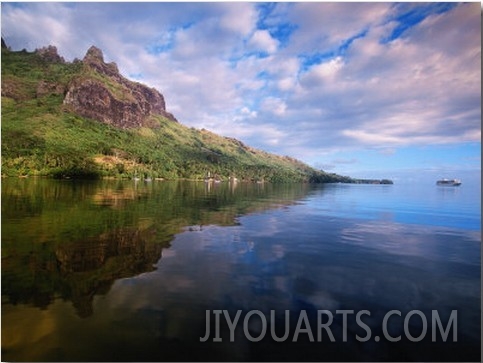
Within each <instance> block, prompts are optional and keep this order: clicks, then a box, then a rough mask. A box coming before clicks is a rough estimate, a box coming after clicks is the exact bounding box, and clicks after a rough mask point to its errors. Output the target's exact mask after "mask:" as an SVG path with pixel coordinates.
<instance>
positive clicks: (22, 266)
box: [2, 180, 481, 361]
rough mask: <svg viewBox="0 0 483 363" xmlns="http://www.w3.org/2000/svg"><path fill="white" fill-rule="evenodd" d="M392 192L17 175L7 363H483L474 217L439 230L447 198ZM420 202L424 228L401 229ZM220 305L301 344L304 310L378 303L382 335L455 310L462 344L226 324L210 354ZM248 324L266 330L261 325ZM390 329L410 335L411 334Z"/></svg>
mask: <svg viewBox="0 0 483 363" xmlns="http://www.w3.org/2000/svg"><path fill="white" fill-rule="evenodd" d="M395 190H396V189H395V188H392V189H390V188H378V186H375V187H374V188H372V189H371V188H369V187H367V188H366V186H362V187H361V186H354V188H352V186H340V189H339V186H323V187H315V188H314V187H312V186H308V185H290V186H289V185H287V186H283V185H282V186H274V185H270V184H264V185H258V184H254V185H248V184H243V183H239V184H238V185H236V186H231V185H229V184H228V183H226V184H224V183H220V184H213V185H211V186H208V185H206V184H205V183H167V182H155V181H153V182H149V183H145V182H138V183H133V182H116V181H102V182H98V183H87V184H85V183H84V184H83V183H79V184H77V183H72V182H54V181H42V180H32V181H24V180H20V181H19V180H7V181H6V183H4V184H3V185H2V197H4V199H3V200H2V201H3V203H2V217H4V218H2V232H3V235H2V287H3V288H2V354H3V356H4V358H5V359H7V360H28V361H39V360H42V361H69V360H75V361H106V360H107V361H195V360H203V361H219V360H221V361H248V360H254V361H354V360H368V361H381V360H382V361H395V360H400V359H404V360H420V361H421V360H422V361H434V360H459V359H465V360H469V361H471V360H475V357H476V358H478V357H479V352H480V343H479V342H480V336H481V328H480V325H479V322H480V319H481V314H480V302H481V300H480V280H481V279H480V267H481V266H480V261H479V259H480V254H481V243H480V241H481V232H480V231H479V230H475V229H474V228H473V223H470V224H464V223H462V224H461V226H465V227H469V228H466V229H461V228H453V227H452V226H449V227H448V226H441V225H440V224H438V223H433V221H434V219H433V218H432V216H433V211H434V210H437V211H438V213H439V210H440V209H441V208H439V207H438V208H433V206H438V204H439V203H446V202H445V200H441V198H443V197H444V196H440V197H441V198H440V199H436V200H434V201H432V202H431V203H430V206H431V208H429V212H428V204H427V203H426V202H427V200H424V199H421V200H422V201H423V202H422V203H421V204H420V205H417V204H415V203H414V202H413V201H412V203H409V204H403V201H404V200H406V199H410V198H409V197H408V196H407V195H400V194H398V193H395ZM462 191H463V190H462ZM379 192H380V193H379ZM418 193H419V194H420V195H422V194H423V192H421V191H418ZM368 194H369V196H368ZM435 195H436V196H437V195H438V192H435V193H433V194H431V195H430V197H431V198H433V197H434V196H435ZM418 197H419V195H418ZM377 198H381V200H378V199H377ZM413 198H414V200H416V199H417V198H416V197H415V196H414V195H413ZM436 198H437V197H436ZM455 198H456V197H455ZM368 199H370V200H369V201H368ZM402 200H403V201H402ZM5 201H8V203H5ZM398 203H401V205H402V207H401V208H392V209H391V208H390V206H391V205H397V204H398ZM454 204H457V203H456V201H454ZM444 205H445V206H446V207H445V208H443V209H444V211H445V212H447V211H448V210H449V207H448V205H447V204H444ZM416 207H417V208H416ZM411 208H416V209H417V212H418V213H417V216H418V219H419V220H418V223H398V218H396V217H397V216H398V214H400V213H401V211H402V212H404V213H407V212H409V210H410V209H411ZM425 208H426V209H425ZM462 213H464V211H463V212H462ZM460 217H461V218H462V219H464V215H463V214H462V215H460ZM477 218H478V216H477V215H476V216H475V215H471V221H473V220H474V219H477ZM39 308H41V309H39ZM214 309H226V310H228V311H229V312H230V316H234V315H235V313H236V311H237V310H242V311H243V313H244V314H245V313H247V312H248V311H250V310H260V311H262V312H263V313H264V314H265V316H269V315H270V310H275V311H276V312H277V318H276V325H277V326H279V327H280V329H282V327H283V319H284V311H285V310H288V311H289V313H290V319H291V334H292V335H293V331H294V329H295V324H296V322H297V318H298V316H299V313H300V312H301V311H306V312H307V314H308V317H309V320H310V324H313V325H314V326H315V324H316V320H317V317H316V313H317V310H319V309H326V310H330V311H332V312H335V310H337V309H348V310H354V311H359V310H365V309H367V310H369V311H371V316H370V318H368V319H366V320H365V321H364V322H365V323H366V324H367V325H368V326H370V327H371V329H372V330H373V335H379V336H382V332H381V326H380V322H381V321H382V319H383V317H384V314H385V313H386V312H388V311H390V310H392V309H398V310H400V311H402V312H403V313H405V312H407V311H409V310H411V309H418V310H422V311H424V312H425V313H428V312H429V313H430V311H431V310H432V309H436V310H438V311H439V312H440V314H441V317H442V318H443V319H444V318H447V316H448V315H447V314H448V313H449V312H450V311H451V310H453V309H457V310H458V333H459V335H458V342H457V343H454V344H443V343H441V342H439V343H436V344H435V343H432V342H431V341H429V340H428V339H426V340H425V341H423V342H421V343H419V344H418V345H417V349H416V348H415V347H416V346H415V345H414V344H413V343H412V342H409V341H403V342H401V343H398V344H393V343H390V342H387V341H385V342H384V341H381V342H378V343H376V342H367V343H364V344H361V343H360V342H358V341H357V340H356V338H355V337H356V334H359V336H364V335H365V332H364V331H360V329H359V330H358V329H357V328H358V327H357V326H354V324H352V325H350V326H349V329H348V342H347V343H343V342H341V341H340V337H341V336H342V329H343V328H342V327H343V322H342V320H341V317H340V316H339V317H336V318H334V323H333V325H332V326H331V328H332V332H333V334H334V336H336V337H337V338H338V339H339V341H338V342H337V343H331V342H330V341H327V340H325V341H324V342H321V343H320V344H319V343H317V344H313V343H310V342H309V341H308V340H307V339H306V338H307V336H306V335H303V334H302V337H305V340H304V338H302V339H301V340H302V341H301V342H300V344H293V343H292V342H291V341H287V342H286V343H284V344H281V343H276V342H274V341H271V340H269V339H268V340H263V341H262V342H260V343H251V342H249V341H247V339H245V338H244V334H243V328H242V327H241V326H239V329H238V330H236V342H233V343H231V342H230V341H229V338H228V337H229V331H228V329H227V326H226V325H225V326H224V327H222V329H221V331H220V334H221V336H222V337H223V342H222V343H213V342H211V343H206V344H201V343H200V342H199V338H200V337H201V336H203V335H204V333H205V326H206V325H205V316H206V310H214ZM428 316H429V315H428ZM416 328H417V329H418V328H419V329H420V326H416ZM250 329H251V331H252V333H253V335H256V334H257V332H259V331H260V326H257V325H256V322H254V323H253V325H250ZM390 329H394V330H391V333H392V334H393V335H399V334H401V329H402V328H401V325H399V326H394V327H390ZM398 329H399V330H398ZM282 330H283V329H282ZM277 335H278V336H280V335H283V331H280V332H278V334H277ZM292 335H291V336H292ZM430 338H431V337H430V336H429V339H430ZM401 357H402V358H401Z"/></svg>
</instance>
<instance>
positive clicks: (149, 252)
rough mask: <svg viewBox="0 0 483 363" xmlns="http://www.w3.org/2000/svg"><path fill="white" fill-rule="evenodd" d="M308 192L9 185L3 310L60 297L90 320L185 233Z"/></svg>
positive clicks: (175, 185) (168, 185)
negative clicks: (97, 304) (104, 298)
mask: <svg viewBox="0 0 483 363" xmlns="http://www.w3.org/2000/svg"><path fill="white" fill-rule="evenodd" d="M309 192H310V186H308V185H285V186H273V185H251V184H240V185H237V186H234V185H229V184H223V185H215V186H207V185H205V184H204V183H189V182H162V183H160V182H158V183H134V182H126V181H124V182H120V181H100V182H96V183H93V182H86V183H81V182H65V181H64V182H61V181H52V180H43V179H32V180H16V179H15V180H13V179H7V180H5V181H4V182H3V183H2V304H4V303H10V304H14V305H15V304H30V305H33V306H36V307H39V308H42V309H46V308H47V307H48V306H49V305H50V304H51V303H52V302H53V301H54V300H55V299H57V298H61V299H64V300H69V301H71V302H72V304H73V306H74V307H75V309H76V313H77V314H78V316H80V317H82V318H85V317H89V316H91V315H92V314H93V300H94V297H95V296H96V295H104V294H106V293H107V292H108V291H109V290H110V288H111V287H112V285H113V283H114V282H115V281H116V280H118V279H122V278H126V277H132V276H136V275H139V274H141V273H145V272H150V271H153V270H154V269H155V267H154V265H155V264H156V262H157V261H158V260H159V259H160V258H161V256H162V251H163V249H165V248H169V246H170V242H171V241H172V239H173V238H174V236H175V234H177V233H179V232H180V231H182V230H183V228H185V227H189V226H205V225H210V224H211V225H213V224H216V225H221V226H225V225H236V224H237V220H236V218H237V216H239V215H243V214H247V213H251V212H255V211H263V210H266V209H270V208H275V207H280V206H283V205H288V204H293V203H294V201H296V200H298V199H300V198H302V197H304V196H306V195H307V193H309ZM192 228H193V227H192Z"/></svg>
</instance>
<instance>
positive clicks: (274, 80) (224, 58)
mask: <svg viewBox="0 0 483 363" xmlns="http://www.w3.org/2000/svg"><path fill="white" fill-rule="evenodd" d="M1 9H2V15H1V20H2V23H1V24H2V25H1V31H2V37H3V38H4V39H5V41H6V43H7V45H8V46H10V48H11V49H12V50H21V49H26V50H29V51H33V50H35V49H36V48H40V47H43V46H46V45H54V46H56V47H57V49H58V52H59V54H60V55H61V56H63V57H64V58H65V59H66V60H67V61H72V60H74V59H75V58H79V59H82V58H83V57H84V55H85V53H86V51H87V49H88V48H89V47H90V46H91V45H95V46H97V47H98V48H100V49H102V51H103V54H104V59H105V61H106V62H116V64H117V65H118V67H119V70H120V72H121V73H122V74H123V75H124V76H126V77H128V78H130V79H132V80H135V81H139V82H141V83H145V84H147V85H149V86H151V87H155V88H157V89H158V90H159V91H160V92H161V93H162V94H163V95H164V97H165V99H166V104H167V110H168V111H169V112H172V113H173V114H174V115H175V116H176V118H177V119H178V120H179V121H180V122H181V123H182V124H184V125H187V126H190V127H195V128H199V129H201V128H205V129H208V130H211V131H213V132H216V133H218V134H220V135H223V136H228V137H235V138H237V139H239V140H242V141H243V142H244V143H246V144H248V145H250V146H253V147H257V148H260V149H263V150H265V151H269V152H273V153H277V154H280V155H289V156H292V157H295V158H298V159H300V160H302V161H304V162H306V163H308V164H309V165H312V166H314V167H317V168H322V169H323V170H325V171H328V172H335V173H338V174H342V175H350V176H353V177H361V178H372V177H374V178H392V179H394V180H406V181H407V180H417V179H418V178H420V177H425V178H429V179H431V180H432V181H433V178H442V177H449V178H453V177H458V178H464V177H471V178H480V170H481V15H480V14H481V5H480V3H479V2H477V3H466V4H462V3H383V2H374V3H360V2H358V3H344V2H334V3H330V2H319V3H315V2H296V3H287V2H281V3H260V2H215V3H185V2H183V3H174V2H171V3H157V2H155V3H154V2H149V3H138V2H136V3H129V2H123V3H111V2H103V3H95V2H89V3H87V2H86V3H73V2H69V3H58V2H56V3H55V2H54V3H52V2H49V3H38V2H35V3H8V2H7V3H6V2H3V3H2V4H1ZM433 182H434V181H433Z"/></svg>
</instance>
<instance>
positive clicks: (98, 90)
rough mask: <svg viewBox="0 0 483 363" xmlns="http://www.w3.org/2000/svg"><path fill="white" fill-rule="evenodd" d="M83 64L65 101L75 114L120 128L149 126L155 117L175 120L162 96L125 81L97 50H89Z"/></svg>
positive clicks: (143, 86) (71, 84) (145, 87)
mask: <svg viewBox="0 0 483 363" xmlns="http://www.w3.org/2000/svg"><path fill="white" fill-rule="evenodd" d="M82 63H83V71H82V74H81V75H80V76H78V77H75V78H74V79H73V80H72V81H71V82H70V84H69V85H68V90H67V93H66V95H65V99H64V105H69V106H70V107H72V109H73V111H74V112H76V113H77V114H79V115H81V116H84V117H89V118H92V119H95V120H98V121H100V122H104V123H106V124H110V125H113V126H116V127H120V128H132V127H141V126H148V127H152V126H153V123H152V122H151V119H152V117H153V116H155V115H160V116H163V117H165V118H168V119H170V120H172V121H177V120H176V119H175V117H174V116H173V115H172V114H171V113H169V112H167V111H166V104H165V101H164V97H163V95H162V94H161V93H159V92H158V91H157V90H156V89H154V88H149V87H147V86H145V85H143V84H140V83H137V82H132V81H130V80H128V79H126V78H124V77H123V76H122V75H121V74H120V73H119V70H118V68H117V65H116V64H115V63H105V62H104V57H103V54H102V51H101V50H100V49H98V48H96V47H94V46H92V47H91V48H89V50H88V51H87V54H86V55H85V57H84V59H83V60H82Z"/></svg>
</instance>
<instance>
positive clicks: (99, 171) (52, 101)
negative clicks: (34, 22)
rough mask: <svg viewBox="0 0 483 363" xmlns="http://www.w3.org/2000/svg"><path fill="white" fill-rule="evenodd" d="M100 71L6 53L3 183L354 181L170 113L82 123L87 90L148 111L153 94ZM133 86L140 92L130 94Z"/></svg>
mask: <svg viewBox="0 0 483 363" xmlns="http://www.w3.org/2000/svg"><path fill="white" fill-rule="evenodd" d="M51 48H52V47H51ZM50 50H52V49H50ZM56 57H57V58H56ZM100 64H101V65H102V66H103V67H104V68H105V69H109V70H110V71H113V72H114V73H113V74H107V76H106V74H104V73H102V70H101V71H98V70H97V69H96V68H95V67H92V66H90V68H89V67H87V66H86V64H85V62H82V61H74V62H72V63H69V62H64V61H63V59H60V57H59V56H58V55H56V51H55V52H54V54H53V56H52V54H50V58H49V57H46V56H45V54H44V53H42V52H39V51H36V52H33V53H30V52H26V51H20V52H14V51H10V50H8V49H6V48H3V49H2V175H4V176H26V175H44V176H53V177H72V178H75V177H84V178H85V177H92V178H94V177H135V176H138V177H141V178H142V177H151V178H167V179H176V178H189V179H204V178H205V177H206V176H207V175H211V176H213V177H217V178H220V179H222V180H227V179H228V178H230V177H236V178H238V179H239V180H251V181H253V180H264V181H270V182H289V181H296V182H300V181H305V182H334V181H349V180H350V179H349V178H345V177H341V176H338V175H335V174H327V173H325V172H323V171H318V170H315V169H313V168H311V167H309V166H307V165H306V164H304V163H302V162H300V161H297V160H295V159H292V158H289V157H281V156H277V155H273V154H269V153H266V152H264V151H261V150H257V149H254V148H251V147H249V146H246V145H245V144H243V143H242V142H240V141H238V140H236V139H232V138H226V137H221V136H218V135H216V134H214V133H212V132H209V131H207V130H197V129H194V128H189V127H186V126H183V125H182V124H180V123H178V122H176V120H175V119H174V117H173V116H172V115H170V114H169V113H167V112H164V111H163V110H161V111H159V112H157V113H156V110H155V109H154V108H153V109H151V108H149V107H148V106H150V105H143V107H144V108H145V107H148V108H149V110H148V111H146V112H145V110H144V108H143V110H141V109H139V110H138V111H139V114H140V115H141V113H142V112H145V113H143V114H142V115H141V116H139V115H138V116H139V117H138V118H139V119H141V118H142V120H144V121H140V122H141V123H140V124H139V125H138V126H137V127H119V125H116V124H115V123H114V124H112V123H111V124H110V123H109V122H100V121H99V120H95V119H92V118H88V117H85V115H84V116H81V114H82V112H79V110H78V108H76V107H74V106H75V105H74V106H73V105H72V104H67V103H66V101H65V100H66V95H67V94H69V92H70V93H72V92H73V91H72V86H71V85H72V84H77V83H79V82H84V83H86V82H87V83H88V84H93V83H95V84H96V85H97V86H99V87H102V89H101V91H102V92H108V94H107V95H106V97H108V99H107V101H110V102H111V103H112V102H118V101H119V102H123V100H128V101H129V102H131V104H129V105H130V107H131V106H132V107H131V108H133V107H134V106H136V107H138V106H137V105H138V104H141V102H140V101H139V102H138V101H136V100H134V98H133V97H134V96H133V95H135V96H136V95H137V93H139V92H141V91H142V90H141V91H139V90H138V88H139V87H145V86H142V85H139V84H134V83H131V82H130V81H128V80H126V79H125V78H123V77H122V76H120V75H118V74H117V73H115V72H116V71H117V67H116V66H115V65H113V66H112V64H110V65H105V64H103V63H102V62H101V63H100ZM131 85H133V86H132V87H134V88H135V90H132V89H129V87H131ZM69 87H71V88H69ZM139 89H141V88H139ZM105 90H108V91H105ZM143 90H144V88H143ZM150 90H151V91H153V89H150ZM134 91H136V92H137V93H134ZM151 91H149V92H151ZM154 91H155V90H154ZM142 92H144V91H142ZM156 92H157V91H156ZM159 96H160V97H161V99H160V100H159V102H160V103H162V105H161V106H160V107H163V108H164V99H162V95H160V94H159ZM69 97H71V96H69ZM136 97H137V96H136ZM158 98H159V97H158ZM88 101H89V100H88ZM95 101H96V102H97V101H98V100H97V99H94V100H92V102H95ZM107 101H106V102H107ZM103 102H104V101H103ZM135 102H138V103H136V104H135ZM71 103H72V102H71ZM139 107H141V106H139ZM139 107H138V108H139ZM153 110H154V111H153ZM153 112H154V113H153ZM136 120H137V119H136Z"/></svg>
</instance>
